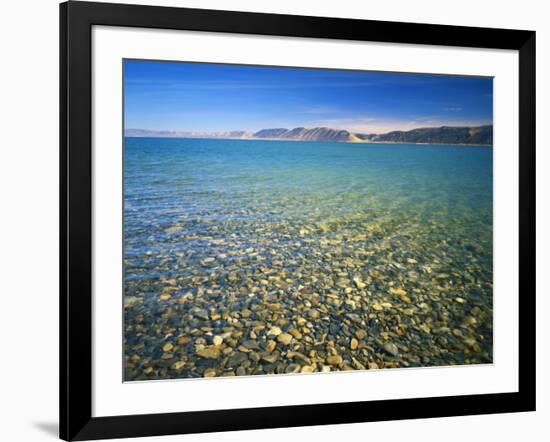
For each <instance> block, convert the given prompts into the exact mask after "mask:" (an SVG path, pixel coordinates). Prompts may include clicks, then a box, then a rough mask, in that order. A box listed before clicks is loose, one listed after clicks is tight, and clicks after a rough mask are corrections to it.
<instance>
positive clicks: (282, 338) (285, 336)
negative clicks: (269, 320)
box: [277, 333, 292, 345]
mask: <svg viewBox="0 0 550 442" xmlns="http://www.w3.org/2000/svg"><path fill="white" fill-rule="evenodd" d="M277 341H278V342H280V343H281V344H283V345H289V344H290V343H291V342H292V335H291V334H289V333H281V334H280V335H279V336H277Z"/></svg>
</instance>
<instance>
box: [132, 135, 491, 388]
mask: <svg viewBox="0 0 550 442" xmlns="http://www.w3.org/2000/svg"><path fill="white" fill-rule="evenodd" d="M124 164H125V169H124V185H125V192H124V198H125V207H124V216H125V223H124V233H125V240H124V245H125V257H124V258H125V260H124V261H125V339H126V342H125V379H126V380H144V379H166V378H179V377H198V376H206V377H209V376H221V375H224V376H226V375H229V376H231V375H245V374H246V375H249V374H271V373H294V372H312V371H313V372H315V371H329V370H331V371H332V370H347V369H369V368H371V369H372V368H391V367H414V366H434V365H454V364H468V363H486V362H491V361H492V148H489V147H465V146H445V145H406V144H402V145H390V144H366V143H364V144H363V143H361V144H353V143H323V142H292V141H256V140H254V141H251V140H215V139H173V138H126V139H125V154H124ZM289 337H290V339H289ZM271 342H272V343H271Z"/></svg>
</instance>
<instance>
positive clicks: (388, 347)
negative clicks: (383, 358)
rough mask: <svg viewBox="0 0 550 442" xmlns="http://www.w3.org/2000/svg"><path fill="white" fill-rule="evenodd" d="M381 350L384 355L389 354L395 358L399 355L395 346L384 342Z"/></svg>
mask: <svg viewBox="0 0 550 442" xmlns="http://www.w3.org/2000/svg"><path fill="white" fill-rule="evenodd" d="M382 348H383V349H384V351H385V352H386V353H389V354H390V355H392V356H397V354H398V353H399V349H398V348H397V346H396V345H395V344H393V343H391V342H386V343H385V344H384V345H383V346H382Z"/></svg>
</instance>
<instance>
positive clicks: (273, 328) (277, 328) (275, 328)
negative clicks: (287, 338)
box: [267, 327, 282, 336]
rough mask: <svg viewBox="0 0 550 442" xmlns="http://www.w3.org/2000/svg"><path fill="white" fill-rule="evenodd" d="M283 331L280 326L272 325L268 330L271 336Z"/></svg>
mask: <svg viewBox="0 0 550 442" xmlns="http://www.w3.org/2000/svg"><path fill="white" fill-rule="evenodd" d="M281 333H282V330H281V329H280V328H279V327H271V328H270V329H269V331H268V332H267V334H268V335H271V336H279V335H280V334H281Z"/></svg>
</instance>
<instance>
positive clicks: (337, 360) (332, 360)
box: [327, 355, 343, 365]
mask: <svg viewBox="0 0 550 442" xmlns="http://www.w3.org/2000/svg"><path fill="white" fill-rule="evenodd" d="M342 362H343V359H342V356H340V355H330V356H328V357H327V364H329V365H340V364H341V363H342Z"/></svg>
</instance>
